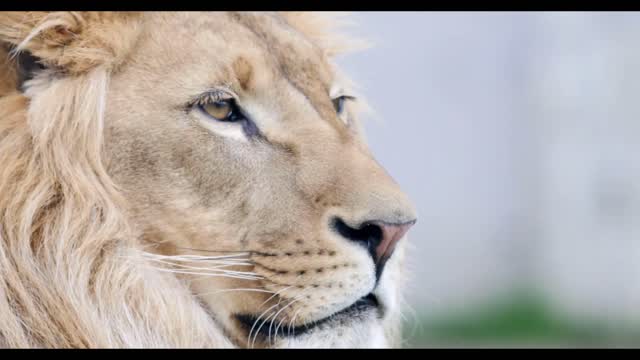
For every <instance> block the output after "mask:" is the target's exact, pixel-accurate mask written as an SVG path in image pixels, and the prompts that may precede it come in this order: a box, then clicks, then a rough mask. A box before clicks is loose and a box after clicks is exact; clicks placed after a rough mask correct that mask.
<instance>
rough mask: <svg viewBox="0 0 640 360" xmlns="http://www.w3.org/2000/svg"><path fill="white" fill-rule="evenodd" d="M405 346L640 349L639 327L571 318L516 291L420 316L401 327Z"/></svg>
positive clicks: (536, 297)
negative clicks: (474, 304) (471, 305)
mask: <svg viewBox="0 0 640 360" xmlns="http://www.w3.org/2000/svg"><path fill="white" fill-rule="evenodd" d="M405 335H406V336H407V343H406V345H405V346H406V347H434V346H435V347H438V346H446V347H484V346H488V347H511V346H527V347H529V346H532V347H533V346H541V347H555V346H561V347H628V346H638V345H640V326H634V327H632V328H626V329H622V328H621V327H616V326H615V324H607V323H604V322H598V321H593V320H592V321H589V320H577V319H571V318H569V317H567V316H563V315H562V314H558V313H557V312H555V311H554V310H553V309H552V308H551V306H549V305H548V304H547V302H545V301H544V299H543V298H542V297H541V296H539V295H536V294H535V293H534V292H532V291H528V290H521V291H517V292H514V293H511V294H508V295H505V296H502V297H499V298H497V299H495V300H494V301H492V302H490V303H488V304H483V305H478V306H477V307H474V308H470V309H466V310H465V311H462V312H457V313H448V314H439V315H438V316H430V317H427V316H424V315H420V313H419V312H418V313H417V316H416V317H415V318H414V319H408V321H407V322H406V324H405Z"/></svg>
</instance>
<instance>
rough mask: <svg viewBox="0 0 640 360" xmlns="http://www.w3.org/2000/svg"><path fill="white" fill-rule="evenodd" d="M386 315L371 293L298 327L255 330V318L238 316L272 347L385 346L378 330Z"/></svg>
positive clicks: (266, 327) (248, 327) (265, 343)
mask: <svg viewBox="0 0 640 360" xmlns="http://www.w3.org/2000/svg"><path fill="white" fill-rule="evenodd" d="M383 312H384V310H383V306H382V305H381V304H380V303H379V301H378V298H377V297H376V295H374V294H373V293H369V294H368V295H366V296H363V297H362V298H360V299H358V300H357V301H355V302H354V303H353V304H351V305H350V306H348V307H346V308H344V309H342V310H340V311H338V312H336V313H334V314H331V315H330V316H327V317H325V318H322V319H318V320H314V321H310V322H308V323H304V324H301V325H297V326H295V327H288V326H283V327H277V328H272V327H271V326H262V327H256V326H255V324H256V323H259V321H258V319H257V318H256V317H255V316H253V315H245V314H241V315H236V316H235V317H236V319H237V320H238V321H239V323H240V324H241V325H242V327H244V328H245V329H246V330H247V331H249V332H251V333H254V334H255V337H260V338H261V341H260V342H264V345H267V346H269V347H383V346H385V343H386V342H385V341H382V340H383V337H381V333H380V334H377V332H376V331H375V330H377V328H380V329H381V326H380V324H379V323H380V320H381V319H382V318H383V315H384V314H383ZM379 335H380V336H379Z"/></svg>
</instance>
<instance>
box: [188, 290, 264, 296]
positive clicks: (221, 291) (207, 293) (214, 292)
mask: <svg viewBox="0 0 640 360" xmlns="http://www.w3.org/2000/svg"><path fill="white" fill-rule="evenodd" d="M231 291H247V292H262V293H269V294H273V293H274V292H273V291H271V290H265V289H252V288H237V289H223V290H216V291H207V292H204V293H200V294H197V295H198V296H205V295H214V294H219V293H225V292H231Z"/></svg>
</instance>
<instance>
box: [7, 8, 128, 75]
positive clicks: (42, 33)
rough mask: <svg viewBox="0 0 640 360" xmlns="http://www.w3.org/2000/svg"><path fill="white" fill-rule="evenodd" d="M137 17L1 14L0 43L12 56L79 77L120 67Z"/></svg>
mask: <svg viewBox="0 0 640 360" xmlns="http://www.w3.org/2000/svg"><path fill="white" fill-rule="evenodd" d="M138 18H139V15H138V14H136V13H121V12H67V11H59V12H32V11H28V12H3V13H0V41H1V42H2V43H4V44H8V45H9V47H10V48H12V52H14V53H16V52H20V51H26V52H28V53H29V54H31V56H34V57H35V58H38V59H40V62H42V63H43V64H46V65H48V66H51V67H55V68H57V69H60V70H62V71H64V72H66V73H71V74H78V73H83V72H86V71H87V70H89V69H91V68H93V67H95V66H99V65H106V66H107V67H112V66H117V65H118V64H120V63H121V62H122V61H123V60H124V58H125V57H126V55H127V54H128V53H129V51H130V50H131V48H132V47H133V45H134V43H135V40H136V39H137V35H138V32H139V28H140V27H139V26H137V19H138Z"/></svg>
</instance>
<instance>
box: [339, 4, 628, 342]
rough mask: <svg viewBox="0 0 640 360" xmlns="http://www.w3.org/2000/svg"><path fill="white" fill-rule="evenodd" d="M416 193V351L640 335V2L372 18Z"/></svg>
mask: <svg viewBox="0 0 640 360" xmlns="http://www.w3.org/2000/svg"><path fill="white" fill-rule="evenodd" d="M353 20H354V21H355V22H356V23H357V26H355V27H353V28H352V29H350V32H351V33H352V34H354V35H358V36H361V37H364V38H365V39H367V40H369V41H370V42H372V43H373V45H374V46H373V47H372V48H370V49H368V50H366V51H363V52H359V53H353V54H349V55H346V56H344V57H342V58H340V59H339V63H340V64H341V65H342V67H343V68H344V70H345V71H347V72H348V73H349V74H350V75H351V76H352V78H353V79H354V80H355V81H356V83H358V84H359V85H360V86H361V93H362V94H363V95H364V96H366V97H367V99H368V101H369V102H370V103H371V105H372V107H373V108H374V110H375V114H376V117H377V118H378V119H374V118H373V117H368V118H367V119H365V128H366V132H367V137H368V140H369V142H370V146H371V148H372V151H373V152H374V154H375V155H376V156H377V158H378V159H379V161H380V162H381V163H382V164H383V165H384V166H385V167H386V168H387V169H388V170H389V172H390V173H391V174H392V175H393V176H394V178H395V179H396V180H397V181H398V182H399V183H400V184H401V185H402V186H403V188H404V189H405V190H406V192H407V193H408V194H409V195H410V196H411V197H412V198H413V200H414V203H415V204H416V207H417V209H418V214H419V221H418V223H417V225H416V226H415V227H414V228H413V229H412V231H411V232H410V235H409V236H410V238H409V240H410V242H411V246H412V248H413V250H412V251H411V252H410V258H409V264H408V266H409V267H410V269H411V274H412V275H411V277H412V280H411V281H410V288H409V291H408V294H407V296H408V298H407V301H408V303H409V306H408V307H410V309H412V310H409V309H407V311H406V314H405V315H406V324H405V325H406V331H405V335H406V337H407V343H406V346H408V347H434V346H436V347H437V346H446V347H467V346H473V347H478V346H491V347H493V346H501V347H502V346H507V347H510V346H544V347H553V346H563V347H564V346H579V347H583V346H594V347H617V346H621V347H627V346H640V237H639V235H640V161H638V160H637V159H636V157H637V155H638V154H640V121H639V119H638V118H639V117H640V42H639V39H640V13H633V12H631V13H599V12H584V13H571V12H557V13H546V12H531V13H527V12H518V13H509V12H499V13H491V12H478V13H465V12H451V13H447V12H363V13H354V14H353Z"/></svg>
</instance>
